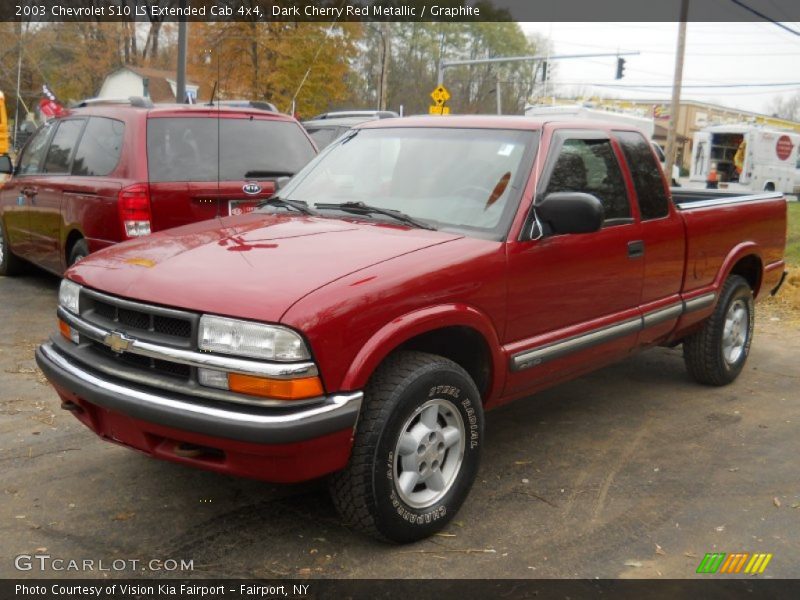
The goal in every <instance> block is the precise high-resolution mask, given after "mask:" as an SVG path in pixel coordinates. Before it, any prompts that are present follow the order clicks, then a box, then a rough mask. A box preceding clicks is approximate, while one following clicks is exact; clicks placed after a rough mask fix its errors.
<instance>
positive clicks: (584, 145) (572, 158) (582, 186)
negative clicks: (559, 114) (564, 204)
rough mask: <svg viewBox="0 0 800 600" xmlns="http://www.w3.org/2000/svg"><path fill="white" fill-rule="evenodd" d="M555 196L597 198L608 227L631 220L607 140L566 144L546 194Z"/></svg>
mask: <svg viewBox="0 0 800 600" xmlns="http://www.w3.org/2000/svg"><path fill="white" fill-rule="evenodd" d="M554 192H585V193H587V194H592V195H594V196H597V198H598V199H599V200H600V202H602V203H603V208H604V209H605V222H606V224H607V225H613V224H615V221H618V220H619V219H623V220H627V219H629V218H630V217H631V207H630V203H629V202H628V195H627V193H626V191H625V183H624V181H623V179H622V172H621V171H620V168H619V163H618V162H617V159H616V157H615V156H614V150H613V148H612V147H611V141H610V140H603V139H595V140H592V139H587V140H581V139H568V140H565V141H564V145H563V146H562V147H561V152H560V153H559V155H558V159H557V160H556V163H555V166H554V167H553V171H552V173H551V174H550V179H549V181H548V183H547V189H546V191H545V194H551V193H554Z"/></svg>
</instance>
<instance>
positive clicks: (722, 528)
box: [714, 525, 725, 532]
mask: <svg viewBox="0 0 800 600" xmlns="http://www.w3.org/2000/svg"><path fill="white" fill-rule="evenodd" d="M714 529H715V530H716V531H719V532H723V531H725V525H720V526H719V527H715V528H714Z"/></svg>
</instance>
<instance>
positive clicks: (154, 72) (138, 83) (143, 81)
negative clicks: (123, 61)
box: [97, 66, 200, 103]
mask: <svg viewBox="0 0 800 600" xmlns="http://www.w3.org/2000/svg"><path fill="white" fill-rule="evenodd" d="M177 87H178V84H177V76H176V74H175V73H174V72H172V71H162V70H159V69H148V68H145V67H130V66H127V67H122V68H120V69H117V70H116V71H114V72H112V73H109V74H108V75H106V78H105V80H104V81H103V85H102V86H101V87H100V91H99V92H98V93H97V97H98V98H128V97H130V96H140V97H142V98H149V99H150V100H152V101H153V102H177V101H178V100H176V98H175V94H176V91H177ZM199 87H200V86H199V85H197V84H195V83H191V82H189V81H187V82H186V96H187V98H188V99H189V101H190V102H191V103H194V102H196V101H197V91H198V89H199ZM181 102H183V100H181Z"/></svg>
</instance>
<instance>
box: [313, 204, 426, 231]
mask: <svg viewBox="0 0 800 600" xmlns="http://www.w3.org/2000/svg"><path fill="white" fill-rule="evenodd" d="M315 207H316V208H317V210H326V209H329V210H341V211H343V212H349V213H355V214H357V215H384V216H386V217H391V218H392V219H394V220H395V221H400V222H401V223H405V224H406V225H411V226H412V227H418V228H420V229H429V230H431V231H436V227H434V226H433V225H430V224H429V223H425V222H424V221H420V220H418V219H415V218H414V217H412V216H409V215H407V214H405V213H404V212H400V211H399V210H393V209H391V208H381V207H379V206H371V205H369V204H364V203H363V202H342V203H340V204H335V203H334V204H316V205H315Z"/></svg>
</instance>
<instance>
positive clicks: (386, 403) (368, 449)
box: [330, 352, 483, 542]
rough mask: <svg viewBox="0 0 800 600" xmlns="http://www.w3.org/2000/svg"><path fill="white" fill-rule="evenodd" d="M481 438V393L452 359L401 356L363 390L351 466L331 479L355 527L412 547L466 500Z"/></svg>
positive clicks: (342, 509)
mask: <svg viewBox="0 0 800 600" xmlns="http://www.w3.org/2000/svg"><path fill="white" fill-rule="evenodd" d="M482 437H483V410H482V408H481V400H480V394H479V392H478V389H477V387H476V386H475V383H474V382H473V381H472V379H471V378H470V376H469V375H468V374H467V373H466V371H464V369H462V368H461V367H460V366H458V365H457V364H456V363H454V362H453V361H451V360H448V359H446V358H443V357H441V356H437V355H433V354H427V353H423V352H398V353H396V354H395V355H393V356H391V357H389V358H388V359H387V360H386V361H385V362H384V364H383V365H381V367H380V368H379V369H378V370H377V371H376V372H375V374H374V375H373V377H372V378H371V379H370V382H369V384H368V385H367V387H366V389H365V398H364V406H363V407H362V410H361V416H360V417H359V421H358V426H357V430H356V436H355V440H354V442H353V452H352V455H351V457H350V462H349V464H348V466H347V467H346V468H345V469H344V470H343V471H341V472H340V473H336V474H335V475H333V476H332V477H331V481H330V490H331V495H332V497H333V501H334V504H335V505H336V508H337V509H338V510H339V512H340V513H341V515H342V516H343V517H344V519H345V520H346V521H347V522H348V524H350V525H351V526H353V527H356V528H357V529H360V530H362V531H364V532H366V533H369V534H370V535H373V536H375V537H378V538H380V539H384V540H391V541H395V542H413V541H415V540H419V539H422V538H425V537H428V536H430V535H432V534H434V533H436V532H437V531H439V530H440V529H442V528H443V527H444V526H445V525H446V524H447V523H448V522H449V521H450V519H452V518H453V516H454V515H455V514H456V512H457V511H458V509H459V508H460V507H461V504H462V503H463V502H464V499H465V498H466V497H467V494H468V493H469V490H470V488H471V487H472V482H473V481H474V479H475V475H476V473H477V471H478V464H479V461H480V446H481V441H482Z"/></svg>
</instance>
